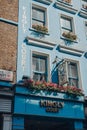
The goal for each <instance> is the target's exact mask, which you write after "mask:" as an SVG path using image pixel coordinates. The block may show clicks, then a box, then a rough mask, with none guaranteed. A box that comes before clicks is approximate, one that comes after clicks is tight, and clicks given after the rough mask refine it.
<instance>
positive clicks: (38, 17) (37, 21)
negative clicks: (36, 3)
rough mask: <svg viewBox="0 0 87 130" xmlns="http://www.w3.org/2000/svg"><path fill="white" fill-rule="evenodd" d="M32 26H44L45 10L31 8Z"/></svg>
mask: <svg viewBox="0 0 87 130" xmlns="http://www.w3.org/2000/svg"><path fill="white" fill-rule="evenodd" d="M32 25H41V26H45V10H42V9H39V8H36V7H32Z"/></svg>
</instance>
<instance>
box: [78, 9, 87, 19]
mask: <svg viewBox="0 0 87 130" xmlns="http://www.w3.org/2000/svg"><path fill="white" fill-rule="evenodd" d="M79 15H80V16H82V17H84V18H87V12H86V11H83V10H81V11H80V12H79Z"/></svg>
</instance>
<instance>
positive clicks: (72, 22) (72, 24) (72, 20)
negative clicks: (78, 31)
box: [60, 14, 75, 35]
mask: <svg viewBox="0 0 87 130" xmlns="http://www.w3.org/2000/svg"><path fill="white" fill-rule="evenodd" d="M62 17H63V18H64V17H65V18H67V19H70V20H71V26H72V31H71V32H73V33H75V27H74V19H73V17H70V16H67V15H64V14H61V15H60V27H61V18H62ZM61 35H62V27H61Z"/></svg>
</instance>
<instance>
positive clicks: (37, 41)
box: [26, 37, 56, 48]
mask: <svg viewBox="0 0 87 130" xmlns="http://www.w3.org/2000/svg"><path fill="white" fill-rule="evenodd" d="M26 40H27V41H28V43H29V44H32V45H38V46H42V47H47V48H53V47H54V46H55V45H56V44H55V43H54V42H48V41H46V40H41V39H37V38H33V37H26Z"/></svg>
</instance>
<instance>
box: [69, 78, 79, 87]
mask: <svg viewBox="0 0 87 130" xmlns="http://www.w3.org/2000/svg"><path fill="white" fill-rule="evenodd" d="M69 85H70V86H75V87H78V80H76V79H69Z"/></svg>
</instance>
